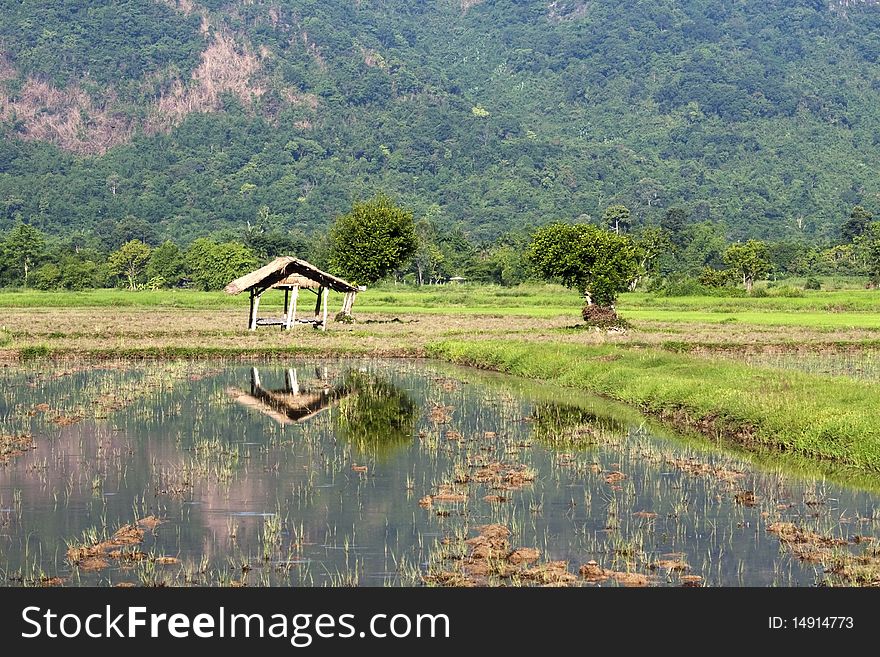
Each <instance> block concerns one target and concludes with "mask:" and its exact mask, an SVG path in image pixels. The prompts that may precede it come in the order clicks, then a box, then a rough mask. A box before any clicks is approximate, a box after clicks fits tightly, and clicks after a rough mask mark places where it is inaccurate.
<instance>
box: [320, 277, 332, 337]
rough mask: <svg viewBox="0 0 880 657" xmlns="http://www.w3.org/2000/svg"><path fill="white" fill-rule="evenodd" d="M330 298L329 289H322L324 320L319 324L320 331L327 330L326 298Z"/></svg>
mask: <svg viewBox="0 0 880 657" xmlns="http://www.w3.org/2000/svg"><path fill="white" fill-rule="evenodd" d="M329 296H330V288H329V287H325V288H324V320H323V321H322V322H321V330H322V331H326V330H327V297H329Z"/></svg>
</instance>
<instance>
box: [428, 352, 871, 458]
mask: <svg viewBox="0 0 880 657" xmlns="http://www.w3.org/2000/svg"><path fill="white" fill-rule="evenodd" d="M429 353H430V355H432V356H435V357H438V358H442V359H444V360H449V361H452V362H454V363H458V364H461V365H470V366H475V367H482V368H488V369H492V370H497V371H501V372H506V373H509V374H514V375H517V376H523V377H527V378H533V379H541V380H546V381H551V382H553V383H557V384H561V385H565V386H570V387H577V388H581V389H585V390H589V391H591V392H594V393H598V394H601V395H604V396H607V397H610V398H613V399H617V400H619V401H623V402H626V403H628V404H633V405H636V406H638V407H640V408H642V409H644V410H646V411H647V412H649V413H651V414H652V415H655V416H658V417H661V418H662V419H664V420H667V421H669V422H672V423H673V424H675V425H677V426H679V427H680V428H685V429H692V430H693V429H696V430H698V431H700V432H701V433H704V434H706V435H708V436H715V437H717V438H719V439H725V440H730V441H733V442H736V443H740V444H743V445H745V446H751V445H758V446H761V447H769V448H773V449H778V450H782V451H792V452H795V453H798V454H801V455H806V456H810V457H815V458H819V459H828V460H833V461H838V462H841V463H847V464H850V465H854V466H856V467H861V468H868V469H872V470H880V385H878V384H876V383H874V382H866V381H857V380H854V379H850V378H848V377H839V376H837V377H832V376H823V375H815V374H807V373H803V372H797V371H791V370H783V369H777V368H769V367H758V366H750V365H743V364H740V363H736V362H728V361H720V360H713V359H708V358H701V357H696V356H691V355H687V354H672V353H669V352H665V351H661V350H656V349H629V348H625V347H619V346H613V345H601V346H594V347H583V346H578V347H574V346H569V345H554V344H524V343H511V342H497V341H483V342H466V341H449V342H441V343H438V344H435V345H432V346H431V347H430V348H429Z"/></svg>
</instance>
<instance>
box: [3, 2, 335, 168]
mask: <svg viewBox="0 0 880 657" xmlns="http://www.w3.org/2000/svg"><path fill="white" fill-rule="evenodd" d="M182 2H183V3H184V4H185V6H186V7H189V6H194V5H192V3H189V2H188V0H182ZM181 6H182V8H186V7H184V6H183V5H181ZM203 23H204V21H203ZM205 29H206V30H209V29H210V26H209V25H208V26H207V27H205ZM305 42H306V47H307V48H308V47H309V46H312V47H313V46H314V44H310V43H309V42H308V40H307V38H306V39H305ZM315 52H317V50H316V49H315ZM318 56H319V54H318ZM269 57H271V51H270V50H269V49H268V48H266V47H263V48H261V49H260V51H259V52H258V53H256V52H254V51H253V50H252V49H251V48H250V47H249V46H248V45H242V44H240V43H238V42H237V41H236V40H235V38H234V37H233V36H232V35H231V34H229V33H228V32H223V31H218V32H216V33H215V35H214V37H213V38H212V40H211V41H210V43H209V45H208V47H207V48H206V49H205V50H204V51H203V52H202V55H201V61H200V62H199V65H198V66H197V67H196V69H195V70H194V71H193V72H192V75H191V76H190V79H189V80H183V79H180V78H172V79H170V80H169V79H168V78H167V77H165V78H164V81H163V75H164V76H167V72H166V73H165V74H162V73H160V74H157V75H154V76H151V77H150V78H148V79H146V80H145V81H144V89H145V91H146V90H148V89H155V88H157V87H158V88H164V91H162V92H161V93H159V94H158V99H157V100H156V101H154V103H153V104H152V107H150V108H149V110H148V119H147V121H146V124H145V126H144V130H145V131H146V132H147V133H148V134H156V133H160V132H168V131H170V130H171V129H172V128H174V127H175V126H178V125H180V124H181V123H182V122H183V121H184V120H185V119H186V117H187V116H189V115H190V114H193V113H206V112H216V111H219V110H221V109H222V107H223V96H224V95H225V94H231V95H233V96H234V97H236V98H237V99H238V100H239V101H240V102H241V103H242V104H243V105H244V106H245V107H248V108H250V107H253V105H254V101H255V100H257V99H259V98H260V97H261V96H262V95H263V94H264V93H266V91H267V90H268V88H269V82H268V80H267V79H266V78H265V77H264V76H263V72H262V62H263V61H264V60H266V59H268V58H269ZM18 77H19V76H18V72H17V71H16V69H15V66H14V64H13V62H12V60H11V58H10V57H8V56H7V55H5V54H3V53H0V120H3V121H7V122H9V123H11V124H12V126H13V129H14V130H15V132H16V133H17V135H18V136H19V137H20V138H21V139H24V140H28V141H47V142H50V143H53V144H56V145H57V146H59V147H61V148H63V149H64V150H67V151H71V152H74V153H79V154H103V153H105V152H106V151H107V150H109V149H110V148H113V147H114V146H117V145H119V144H122V143H125V142H127V141H128V140H129V139H130V138H131V136H132V134H133V132H134V123H133V121H132V119H130V118H129V117H128V116H126V115H124V114H122V113H121V112H119V111H118V109H117V108H118V107H119V104H118V102H117V98H116V96H115V94H114V92H113V90H112V89H110V90H107V91H106V92H105V93H104V94H103V95H102V96H101V97H100V98H96V97H94V96H92V95H90V94H88V93H86V92H85V91H84V90H83V89H82V88H81V87H80V86H79V85H77V84H71V85H69V86H68V87H66V88H64V89H59V88H57V87H55V86H53V85H52V84H50V83H49V82H46V81H44V80H41V79H39V78H36V77H29V78H27V79H26V80H24V82H23V84H22V86H21V87H20V89H17V90H15V91H11V90H10V85H8V84H3V83H4V82H6V83H8V82H9V81H11V80H15V79H16V78H18ZM282 97H283V98H284V100H285V101H286V102H287V103H290V104H291V105H298V106H303V107H306V108H308V109H310V110H311V111H315V110H317V108H318V97H317V96H315V95H314V94H306V93H299V92H297V91H296V90H289V89H285V90H282ZM310 126H311V124H309V127H310Z"/></svg>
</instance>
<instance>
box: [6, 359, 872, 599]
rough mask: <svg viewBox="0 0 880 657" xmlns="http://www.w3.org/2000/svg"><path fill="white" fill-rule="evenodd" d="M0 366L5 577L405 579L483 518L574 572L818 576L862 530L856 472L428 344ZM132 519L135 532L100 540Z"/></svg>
mask: <svg viewBox="0 0 880 657" xmlns="http://www.w3.org/2000/svg"><path fill="white" fill-rule="evenodd" d="M2 380H3V390H4V394H3V396H2V398H0V422H2V424H0V433H3V434H6V435H20V434H25V433H27V434H30V435H32V436H33V437H34V439H35V445H36V449H34V450H31V451H26V452H25V453H22V454H18V455H15V454H12V455H7V456H6V457H3V459H2V460H0V576H2V580H3V582H4V583H6V584H11V585H22V584H24V585H34V584H40V583H41V582H45V581H46V580H51V578H58V579H57V580H55V581H54V582H53V583H62V584H64V585H79V584H89V585H93V584H100V585H114V584H120V583H134V584H150V585H155V584H169V585H186V584H208V585H236V584H246V585H336V586H340V585H345V586H347V585H367V586H379V585H420V584H422V583H423V582H424V581H425V578H427V579H428V580H429V581H436V578H434V577H432V575H434V574H436V573H441V572H449V571H454V570H456V569H457V568H460V567H461V564H462V563H463V561H464V562H466V561H467V559H464V560H462V559H461V558H460V557H462V556H465V557H466V556H467V548H466V547H465V546H464V545H463V544H462V543H461V542H460V541H461V540H462V539H465V538H468V537H473V536H474V535H475V534H476V532H477V528H478V527H480V526H483V525H487V524H491V523H497V524H501V525H504V526H505V527H507V528H508V529H509V530H510V531H511V535H510V538H509V542H510V548H511V549H513V548H518V547H529V548H532V547H534V548H538V549H539V550H540V562H541V563H543V562H546V561H554V560H563V561H565V562H567V565H566V568H567V571H568V572H570V573H572V574H573V575H577V573H578V568H579V566H580V565H582V564H585V563H587V562H589V561H591V560H592V561H595V562H597V563H598V565H599V566H600V567H602V568H605V569H608V570H613V571H615V572H618V573H620V572H630V573H642V574H644V575H645V576H646V577H647V578H648V583H649V584H650V585H680V584H682V582H683V580H682V576H683V575H684V576H686V577H685V579H686V580H687V579H688V577H689V578H690V579H691V583H697V582H698V583H701V584H703V585H715V586H738V585H757V586H766V585H782V586H793V585H814V584H817V583H822V582H825V581H829V577H830V576H829V575H828V574H827V573H825V572H824V571H825V570H826V568H827V566H828V561H829V560H830V559H832V557H833V556H834V554H837V553H843V552H846V553H849V554H860V553H862V552H863V551H864V550H865V545H870V539H872V538H875V537H880V527H878V522H877V520H878V517H880V514H878V513H877V504H878V497H877V495H876V494H874V493H871V492H866V491H860V490H857V489H852V488H848V487H845V486H841V485H838V484H834V483H831V482H828V481H824V480H822V479H821V478H820V477H803V476H794V475H790V474H786V473H784V472H783V471H781V470H779V469H775V468H774V469H770V468H762V467H761V466H758V465H754V464H751V463H749V462H746V461H742V460H740V459H738V458H736V457H735V456H732V455H730V454H729V453H726V452H723V451H720V450H711V449H708V450H707V449H704V448H698V447H695V446H694V445H693V443H688V442H686V441H683V440H681V439H679V438H677V437H675V436H669V435H666V434H664V432H663V431H660V430H658V429H657V428H656V427H655V426H654V425H652V424H651V423H647V422H646V421H645V420H644V419H643V418H641V417H640V416H639V415H638V414H637V413H635V412H633V411H631V410H628V409H625V408H622V407H620V406H618V405H615V404H612V403H610V402H606V401H603V400H599V399H596V398H593V397H589V396H584V395H579V394H577V393H574V392H571V391H564V390H560V389H555V388H545V387H541V386H524V385H523V384H522V382H518V381H516V380H511V379H507V378H505V377H496V376H487V375H485V374H482V373H478V372H473V371H469V370H466V369H454V368H450V367H448V366H445V365H441V364H433V363H429V362H420V361H316V362H308V361H295V362H293V361H292V362H290V363H286V364H284V365H281V364H268V365H267V364H264V365H261V366H259V367H257V368H256V373H255V372H254V369H253V368H252V367H250V366H230V365H228V364H218V363H167V364H160V365H144V366H138V365H130V364H115V365H105V366H98V367H92V368H87V369H82V370H70V371H60V370H49V369H46V370H29V369H14V368H9V369H6V370H4V372H3V374H2ZM509 473H513V474H512V475H509ZM508 475H509V476H508ZM456 482H458V483H456ZM444 492H446V493H447V497H451V499H449V500H447V501H444V500H443V495H442V494H443V493H444ZM450 494H451V495H450ZM430 495H434V496H437V495H440V497H436V498H435V499H434V500H432V501H431V502H430V503H428V502H427V500H426V497H427V496H430ZM420 501H421V502H422V504H421V505H420ZM145 518H147V519H148V520H147V522H145V523H142V524H141V526H140V530H141V531H142V532H143V535H142V536H141V537H140V538H137V539H136V540H133V541H130V542H127V543H125V544H124V545H115V546H113V547H112V550H111V548H110V547H98V548H95V546H96V545H98V546H100V545H106V541H107V539H108V538H112V536H113V535H114V533H115V532H116V530H117V529H118V528H119V527H122V526H124V525H128V524H130V523H136V522H137V521H139V520H143V519H145ZM150 518H155V519H157V520H158V521H160V524H158V525H155V523H154V522H151V521H150ZM780 522H788V523H794V525H795V526H796V527H797V528H799V529H802V530H805V531H809V532H813V535H821V536H822V537H824V539H826V540H825V543H823V547H822V548H821V549H822V550H825V552H823V555H822V559H821V560H817V559H812V560H811V559H804V554H803V551H800V552H798V551H796V550H794V551H793V550H792V549H791V547H792V545H791V542H789V543H781V542H780V539H779V533H778V532H775V533H774V532H771V531H768V527H770V526H771V525H773V524H774V523H780ZM154 525H155V526H154ZM856 536H858V537H859V542H858V544H855V542H854V541H853V537H856ZM834 539H839V540H837V541H836V542H837V543H839V545H834V546H833V547H827V545H831V544H832V543H834V542H835V541H834ZM844 543H846V544H845V545H844ZM450 546H458V547H450ZM69 547H73V548H74V550H73V551H72V552H70V553H69V552H68V548H69ZM77 549H79V550H80V552H78V553H77V552H76V550H77ZM89 549H91V550H92V552H88V551H89ZM111 551H115V556H110V552H111ZM87 553H88V554H89V555H90V556H89V557H85V556H84V555H86V554H87ZM120 553H121V556H120ZM95 555H97V556H98V557H99V559H97V560H95V559H93V558H91V557H94V556H95ZM450 557H457V558H450ZM670 562H671V563H675V564H678V565H677V566H676V567H675V568H674V569H671V570H670V569H669V568H668V567H665V566H663V564H668V563H670ZM658 564H659V566H660V567H658ZM685 564H686V566H685ZM697 577H699V578H701V579H700V580H697V579H696V578H697ZM528 581H529V580H528V578H524V579H523V578H520V577H519V576H514V577H510V575H509V574H508V575H507V576H500V575H497V573H496V574H492V573H490V574H489V575H488V577H487V578H485V580H482V579H477V580H476V583H478V584H479V583H489V584H495V583H504V584H516V583H520V582H525V583H528ZM570 583H583V581H582V580H578V581H576V582H570ZM616 583H617V580H615V579H614V578H611V579H607V580H603V582H602V584H608V585H615V584H616Z"/></svg>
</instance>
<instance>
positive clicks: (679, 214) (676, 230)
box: [660, 208, 688, 247]
mask: <svg viewBox="0 0 880 657" xmlns="http://www.w3.org/2000/svg"><path fill="white" fill-rule="evenodd" d="M687 219H688V216H687V212H686V211H685V210H683V209H682V208H669V209H668V210H667V211H666V213H665V214H664V215H663V217H662V218H661V219H660V227H661V228H662V229H663V230H665V231H666V232H667V234H668V235H669V241H670V242H672V244H673V245H674V246H676V247H682V246H684V235H683V231H684V229H685V227H686V226H687Z"/></svg>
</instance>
